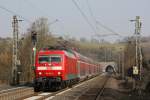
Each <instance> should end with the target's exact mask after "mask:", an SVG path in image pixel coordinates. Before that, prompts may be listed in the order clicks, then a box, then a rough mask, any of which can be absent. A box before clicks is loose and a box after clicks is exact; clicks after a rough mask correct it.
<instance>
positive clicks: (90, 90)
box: [24, 75, 111, 100]
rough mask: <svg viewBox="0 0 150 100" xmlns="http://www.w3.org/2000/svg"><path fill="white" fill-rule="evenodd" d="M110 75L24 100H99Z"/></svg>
mask: <svg viewBox="0 0 150 100" xmlns="http://www.w3.org/2000/svg"><path fill="white" fill-rule="evenodd" d="M110 77H111V75H101V76H97V77H95V78H92V79H90V80H87V81H85V82H82V83H79V84H77V85H74V86H73V87H72V88H66V89H63V90H61V91H57V92H45V93H43V92H42V93H39V94H37V95H35V96H32V97H28V98H24V100H100V98H101V97H102V94H103V91H104V88H105V85H106V83H107V82H108V81H109V78H110Z"/></svg>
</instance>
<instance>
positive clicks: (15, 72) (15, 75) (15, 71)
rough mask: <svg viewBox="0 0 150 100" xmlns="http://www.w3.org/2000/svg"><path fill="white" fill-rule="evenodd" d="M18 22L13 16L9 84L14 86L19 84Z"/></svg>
mask: <svg viewBox="0 0 150 100" xmlns="http://www.w3.org/2000/svg"><path fill="white" fill-rule="evenodd" d="M18 21H21V20H18V19H17V16H13V22H12V27H13V54H12V78H11V79H12V80H11V84H13V85H16V84H19V75H20V71H19V66H20V60H19V57H18V47H19V46H18V42H19V30H18Z"/></svg>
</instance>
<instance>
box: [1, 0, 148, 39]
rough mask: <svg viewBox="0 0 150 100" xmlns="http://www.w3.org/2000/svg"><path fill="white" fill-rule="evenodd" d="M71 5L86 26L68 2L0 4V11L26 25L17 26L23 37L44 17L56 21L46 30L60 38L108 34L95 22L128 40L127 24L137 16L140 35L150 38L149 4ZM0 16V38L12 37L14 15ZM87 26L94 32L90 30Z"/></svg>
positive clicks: (88, 1) (83, 1) (90, 1)
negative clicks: (20, 20)
mask: <svg viewBox="0 0 150 100" xmlns="http://www.w3.org/2000/svg"><path fill="white" fill-rule="evenodd" d="M75 1H76V3H77V4H78V6H79V7H80V9H81V10H82V12H83V13H84V15H86V17H87V19H88V21H89V23H90V25H89V24H88V23H87V21H86V20H85V18H84V17H83V16H82V14H81V13H80V11H79V9H78V8H77V7H76V6H75V4H74V3H73V1H72V0H0V7H5V8H7V9H9V10H11V11H13V12H15V13H17V14H18V15H21V16H23V17H24V18H25V19H27V20H29V21H30V22H28V21H26V20H24V21H23V22H20V23H19V30H20V33H21V34H22V33H25V32H26V30H27V28H29V27H30V25H31V23H32V22H34V21H35V20H36V19H38V18H40V17H46V18H48V20H49V23H52V22H53V21H55V20H56V19H57V20H58V21H57V22H55V23H53V24H50V25H49V27H50V31H51V32H52V33H53V34H57V35H61V36H64V35H69V36H70V37H76V38H79V37H85V38H91V37H93V36H94V35H95V34H101V35H103V34H112V33H111V32H110V31H108V30H106V29H104V28H103V27H101V25H99V24H97V23H96V22H95V20H96V21H99V22H100V23H102V24H103V25H105V26H107V27H108V28H110V29H112V30H113V31H115V32H117V33H119V34H121V35H122V36H131V35H133V33H134V23H133V22H130V20H131V19H135V17H136V16H140V17H141V21H142V35H144V36H148V35H150V28H149V27H150V13H149V9H150V6H149V4H150V0H75ZM0 12H1V13H0V37H12V25H11V23H12V16H13V15H14V14H12V13H9V12H7V11H5V10H4V9H1V8H0ZM19 19H21V18H19ZM91 24H92V27H93V28H94V30H96V32H95V31H94V30H93V28H91ZM101 38H104V37H101ZM105 38H106V37H105ZM109 38H112V37H109Z"/></svg>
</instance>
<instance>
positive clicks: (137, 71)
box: [131, 16, 142, 89]
mask: <svg viewBox="0 0 150 100" xmlns="http://www.w3.org/2000/svg"><path fill="white" fill-rule="evenodd" d="M131 21H134V22H135V34H134V35H135V66H134V67H133V74H134V75H135V78H137V79H136V80H139V81H141V80H142V77H141V74H142V73H141V70H142V52H141V45H140V44H141V40H140V39H141V34H140V33H141V25H142V23H141V21H140V16H136V19H135V20H131ZM136 83H137V82H136ZM139 83H140V82H139ZM135 85H136V84H135ZM134 87H135V88H137V87H138V89H140V86H134Z"/></svg>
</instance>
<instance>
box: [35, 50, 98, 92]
mask: <svg viewBox="0 0 150 100" xmlns="http://www.w3.org/2000/svg"><path fill="white" fill-rule="evenodd" d="M34 72H35V78H34V91H35V92H38V91H45V90H58V89H61V88H65V87H71V86H72V85H73V84H76V83H78V82H79V81H83V80H85V79H88V78H91V77H93V76H96V75H98V74H100V73H101V65H100V63H98V62H96V61H94V60H92V59H90V58H88V57H85V56H83V55H81V54H80V53H78V52H77V51H76V50H73V49H68V48H60V47H59V48H58V47H55V48H54V47H46V48H43V49H41V50H39V52H37V53H36V57H35V71H34Z"/></svg>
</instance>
